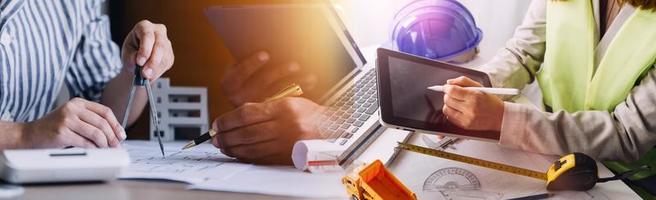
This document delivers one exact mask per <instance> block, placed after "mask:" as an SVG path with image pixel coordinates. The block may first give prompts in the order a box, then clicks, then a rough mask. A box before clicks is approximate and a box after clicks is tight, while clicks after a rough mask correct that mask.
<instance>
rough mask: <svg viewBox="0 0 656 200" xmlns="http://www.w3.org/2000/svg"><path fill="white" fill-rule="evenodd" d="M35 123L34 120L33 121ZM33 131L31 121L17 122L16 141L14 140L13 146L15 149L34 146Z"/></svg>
mask: <svg viewBox="0 0 656 200" xmlns="http://www.w3.org/2000/svg"><path fill="white" fill-rule="evenodd" d="M31 123H33V122H31ZM31 132H32V129H31V126H30V123H16V133H17V137H16V141H15V142H14V146H13V148H15V149H27V148H31V147H32V139H31V137H30V135H32V134H31Z"/></svg>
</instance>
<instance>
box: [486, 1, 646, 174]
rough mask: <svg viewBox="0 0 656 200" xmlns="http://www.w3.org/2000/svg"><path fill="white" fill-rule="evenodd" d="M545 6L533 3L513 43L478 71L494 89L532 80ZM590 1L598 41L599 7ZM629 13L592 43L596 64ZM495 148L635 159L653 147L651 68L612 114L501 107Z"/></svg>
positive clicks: (542, 37) (538, 56)
mask: <svg viewBox="0 0 656 200" xmlns="http://www.w3.org/2000/svg"><path fill="white" fill-rule="evenodd" d="M546 1H547V0H534V1H533V2H532V4H531V6H530V8H529V10H528V12H527V13H526V16H525V18H524V21H523V22H522V24H521V25H520V26H519V27H518V28H517V29H516V31H515V34H514V36H513V38H511V39H510V40H509V41H508V42H507V44H506V46H505V48H503V49H501V50H499V52H498V53H497V55H496V56H495V57H494V58H493V59H492V60H491V61H490V62H488V63H487V64H485V65H484V66H482V68H481V69H482V70H483V71H485V72H487V73H488V74H489V75H490V77H491V78H492V82H493V83H492V84H493V86H494V87H512V88H522V87H524V86H525V85H526V84H528V83H530V82H532V81H533V80H534V79H535V76H536V74H537V72H538V71H539V70H540V67H541V65H542V62H543V58H544V52H545V38H546V37H545V34H546V31H545V29H546V26H545V20H546V17H545V13H546V12H545V8H546ZM593 2H594V3H593V4H594V6H593V7H594V14H595V18H596V19H597V36H598V35H599V34H598V33H599V2H598V1H597V0H596V1H593ZM634 11H635V8H634V7H632V6H630V5H625V6H624V7H622V9H621V11H620V13H619V14H618V15H617V17H616V18H615V21H614V22H613V23H612V25H611V27H609V29H608V31H607V32H606V34H605V35H604V36H603V38H601V39H599V40H597V41H598V43H597V48H596V57H597V58H596V59H595V63H596V64H598V62H599V60H600V59H599V58H601V56H603V55H604V52H605V51H606V49H607V47H608V45H609V43H610V41H612V39H613V37H614V36H615V35H616V34H617V32H618V30H619V29H620V28H621V26H622V25H623V24H624V22H625V21H626V20H627V19H628V17H629V16H630V15H631V14H632V13H633V12H634ZM563 37H566V36H563ZM597 38H599V37H597ZM655 48H656V44H655ZM499 144H500V145H501V146H504V147H508V148H514V149H522V150H526V151H532V152H537V153H543V154H553V155H562V154H566V153H571V152H583V153H586V154H588V155H590V156H592V157H594V158H596V159H600V160H606V159H613V160H624V161H632V160H636V159H638V158H639V157H640V156H641V155H643V154H644V153H645V152H647V151H648V150H650V149H651V148H652V147H654V145H655V144H656V71H655V70H654V68H652V69H651V70H650V71H649V72H648V74H647V75H646V76H645V77H644V78H643V79H642V80H641V81H640V83H639V84H638V85H636V86H635V87H634V88H633V90H632V91H631V93H630V94H629V96H628V97H627V98H626V99H625V101H624V102H622V103H620V104H619V105H618V106H617V107H615V109H614V111H613V112H612V113H608V112H606V111H581V112H576V113H567V112H563V111H560V112H555V113H548V112H544V111H541V110H538V109H536V108H535V107H534V106H529V105H523V104H517V103H511V102H506V103H505V112H504V118H503V125H502V128H501V137H500V141H499Z"/></svg>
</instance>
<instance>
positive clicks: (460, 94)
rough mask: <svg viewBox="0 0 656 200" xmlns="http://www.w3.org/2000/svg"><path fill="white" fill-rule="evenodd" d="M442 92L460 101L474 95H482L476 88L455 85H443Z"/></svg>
mask: <svg viewBox="0 0 656 200" xmlns="http://www.w3.org/2000/svg"><path fill="white" fill-rule="evenodd" d="M444 94H445V95H448V96H449V97H450V98H454V99H457V100H460V101H467V100H468V99H471V98H473V97H475V96H476V95H483V92H480V91H476V90H469V89H466V88H463V87H460V86H457V85H445V86H444Z"/></svg>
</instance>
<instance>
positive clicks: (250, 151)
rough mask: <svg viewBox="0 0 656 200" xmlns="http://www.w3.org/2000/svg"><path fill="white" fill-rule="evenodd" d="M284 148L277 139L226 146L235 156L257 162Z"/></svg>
mask: <svg viewBox="0 0 656 200" xmlns="http://www.w3.org/2000/svg"><path fill="white" fill-rule="evenodd" d="M280 148H283V147H281V146H280V144H279V142H277V141H276V140H268V141H264V142H260V143H256V144H248V145H238V146H234V147H229V148H226V149H227V150H228V152H230V153H231V154H232V155H233V157H235V158H237V159H239V160H243V161H247V162H257V161H258V160H261V159H263V158H266V157H268V156H271V155H274V154H276V152H277V151H275V149H280Z"/></svg>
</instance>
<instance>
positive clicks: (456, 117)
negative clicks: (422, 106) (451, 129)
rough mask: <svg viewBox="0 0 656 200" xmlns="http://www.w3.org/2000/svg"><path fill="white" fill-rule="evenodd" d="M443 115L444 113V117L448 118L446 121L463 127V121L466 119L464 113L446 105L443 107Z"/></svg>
mask: <svg viewBox="0 0 656 200" xmlns="http://www.w3.org/2000/svg"><path fill="white" fill-rule="evenodd" d="M442 113H444V115H446V116H447V117H446V120H448V121H449V122H451V123H453V124H456V125H459V126H460V125H462V121H463V117H464V114H463V113H461V112H459V111H458V110H456V109H453V108H451V107H449V106H447V105H444V107H442Z"/></svg>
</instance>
